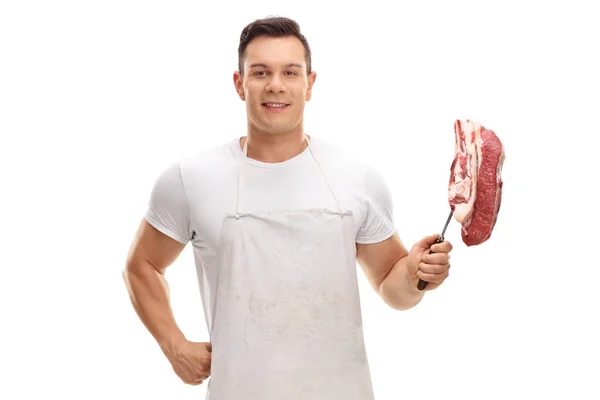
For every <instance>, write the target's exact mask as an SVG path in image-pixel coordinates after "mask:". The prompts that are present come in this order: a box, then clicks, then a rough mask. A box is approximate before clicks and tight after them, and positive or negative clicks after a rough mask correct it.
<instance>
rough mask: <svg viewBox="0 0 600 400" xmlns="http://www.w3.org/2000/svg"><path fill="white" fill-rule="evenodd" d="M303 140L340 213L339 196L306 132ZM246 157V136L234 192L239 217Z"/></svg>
mask: <svg viewBox="0 0 600 400" xmlns="http://www.w3.org/2000/svg"><path fill="white" fill-rule="evenodd" d="M304 140H306V144H307V145H308V150H309V152H310V154H311V156H312V158H313V160H314V161H315V163H316V164H317V167H318V168H319V171H320V172H321V176H322V177H323V179H324V180H325V183H326V184H327V187H328V188H329V191H330V192H331V195H332V196H333V199H334V200H335V204H336V205H337V208H338V212H339V213H340V215H342V214H343V210H342V206H341V204H340V201H339V198H338V197H337V195H336V194H335V191H334V190H333V187H332V186H331V184H330V183H329V180H328V179H327V176H326V175H325V172H324V171H323V168H322V167H321V164H320V163H319V160H318V159H317V157H316V156H315V152H314V150H313V148H312V145H311V144H310V139H309V138H308V136H306V134H304ZM247 158H248V138H247V137H246V140H245V141H244V148H243V150H242V154H241V155H240V158H239V165H238V176H237V194H236V202H235V215H236V216H237V217H239V215H240V197H241V184H242V181H243V172H244V170H245V169H246V161H247Z"/></svg>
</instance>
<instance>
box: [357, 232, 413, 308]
mask: <svg viewBox="0 0 600 400" xmlns="http://www.w3.org/2000/svg"><path fill="white" fill-rule="evenodd" d="M356 250H357V254H356V258H357V261H358V264H359V265H360V266H361V268H362V269H363V271H364V273H365V276H366V277H367V279H368V280H369V282H370V283H371V286H373V289H375V291H376V292H377V293H378V294H379V295H380V296H381V298H382V299H383V301H385V302H386V303H387V304H388V305H389V306H390V307H392V308H395V309H398V310H406V309H409V308H412V307H414V306H415V305H417V304H418V303H419V302H420V301H421V299H422V298H423V292H421V291H419V290H418V289H417V288H416V287H415V286H414V285H413V284H412V283H411V280H410V277H409V272H408V268H407V261H408V254H409V252H408V250H407V249H406V247H405V246H404V244H403V243H402V241H401V240H400V236H399V235H398V233H397V232H396V233H394V235H393V236H391V237H390V238H389V239H386V240H384V241H382V242H379V243H374V244H360V243H357V245H356Z"/></svg>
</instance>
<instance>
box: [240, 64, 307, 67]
mask: <svg viewBox="0 0 600 400" xmlns="http://www.w3.org/2000/svg"><path fill="white" fill-rule="evenodd" d="M256 67H262V68H269V67H268V66H267V64H264V63H254V64H250V68H256ZM290 67H296V68H302V65H300V64H296V63H289V64H286V65H285V68H290Z"/></svg>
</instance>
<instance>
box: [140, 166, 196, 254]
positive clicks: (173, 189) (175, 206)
mask: <svg viewBox="0 0 600 400" xmlns="http://www.w3.org/2000/svg"><path fill="white" fill-rule="evenodd" d="M145 218H146V221H148V223H149V224H150V225H152V226H153V227H155V228H156V229H158V230H159V231H160V232H162V233H164V234H165V235H167V236H169V237H171V238H173V239H175V240H177V241H178V242H180V243H183V244H187V243H188V242H189V240H190V238H191V228H190V208H189V203H188V199H187V194H186V191H185V187H184V185H183V180H182V177H181V169H180V167H179V163H176V164H172V165H170V166H169V167H167V168H166V169H165V170H163V172H162V173H161V174H160V175H159V176H158V178H157V179H156V181H155V182H154V186H153V188H152V191H151V193H150V200H149V202H148V208H147V210H146V215H145Z"/></svg>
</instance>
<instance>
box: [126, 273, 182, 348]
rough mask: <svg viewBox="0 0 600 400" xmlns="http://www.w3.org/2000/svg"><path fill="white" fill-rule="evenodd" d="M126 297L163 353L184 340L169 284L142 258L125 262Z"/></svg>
mask: <svg viewBox="0 0 600 400" xmlns="http://www.w3.org/2000/svg"><path fill="white" fill-rule="evenodd" d="M123 278H124V280H125V283H126V285H127V290H128V292H129V298H130V300H131V303H132V305H133V307H134V309H135V311H136V313H137V315H138V316H139V318H140V320H141V321H142V323H143V324H144V325H145V326H146V328H147V329H148V331H149V332H150V334H151V335H152V336H153V337H154V339H156V341H157V343H158V344H159V346H160V347H161V349H162V350H163V351H164V352H165V353H166V352H170V351H171V350H172V349H173V347H175V346H176V345H177V343H180V342H181V341H183V340H185V336H184V335H183V333H182V332H181V330H180V329H179V327H178V326H177V323H176V322H175V316H174V315H173V310H172V308H171V305H170V301H169V286H168V283H167V281H166V279H165V277H164V276H163V274H161V273H160V272H158V271H157V270H156V269H155V268H154V267H153V266H152V265H150V264H149V263H148V262H146V261H139V262H136V263H132V264H130V265H128V266H127V268H126V269H125V271H124V272H123Z"/></svg>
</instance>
